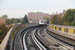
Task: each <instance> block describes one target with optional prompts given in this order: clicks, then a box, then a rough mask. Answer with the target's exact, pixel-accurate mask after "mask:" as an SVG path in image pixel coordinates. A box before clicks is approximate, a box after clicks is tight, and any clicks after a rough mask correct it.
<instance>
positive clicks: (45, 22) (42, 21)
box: [39, 20, 47, 24]
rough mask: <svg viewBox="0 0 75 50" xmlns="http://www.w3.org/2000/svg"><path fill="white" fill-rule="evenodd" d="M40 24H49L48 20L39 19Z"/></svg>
mask: <svg viewBox="0 0 75 50" xmlns="http://www.w3.org/2000/svg"><path fill="white" fill-rule="evenodd" d="M39 24H47V20H39Z"/></svg>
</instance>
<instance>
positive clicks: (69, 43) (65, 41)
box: [45, 29, 75, 50]
mask: <svg viewBox="0 0 75 50" xmlns="http://www.w3.org/2000/svg"><path fill="white" fill-rule="evenodd" d="M45 31H46V33H47V34H48V35H49V37H51V38H53V39H55V41H56V42H57V43H59V44H60V45H63V46H64V47H66V48H69V49H70V50H75V40H72V39H69V38H66V37H64V36H60V35H58V34H56V33H54V32H52V31H50V30H48V29H46V30H45Z"/></svg>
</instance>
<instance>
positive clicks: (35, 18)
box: [28, 12, 51, 21]
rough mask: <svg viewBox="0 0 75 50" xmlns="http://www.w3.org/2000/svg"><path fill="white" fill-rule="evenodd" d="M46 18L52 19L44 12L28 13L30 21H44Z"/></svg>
mask: <svg viewBox="0 0 75 50" xmlns="http://www.w3.org/2000/svg"><path fill="white" fill-rule="evenodd" d="M44 16H46V17H49V18H51V15H49V14H45V13H43V12H30V13H28V20H29V21H38V20H43V18H44Z"/></svg>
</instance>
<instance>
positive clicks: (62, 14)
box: [59, 10, 66, 18]
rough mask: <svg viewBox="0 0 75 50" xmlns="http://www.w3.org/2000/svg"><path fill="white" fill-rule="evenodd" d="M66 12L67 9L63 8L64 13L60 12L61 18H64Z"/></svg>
mask: <svg viewBox="0 0 75 50" xmlns="http://www.w3.org/2000/svg"><path fill="white" fill-rule="evenodd" d="M65 12H66V11H65V10H63V13H60V14H59V15H60V17H61V18H63V17H64V14H65Z"/></svg>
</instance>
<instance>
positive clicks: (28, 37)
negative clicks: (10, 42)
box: [14, 26, 75, 50]
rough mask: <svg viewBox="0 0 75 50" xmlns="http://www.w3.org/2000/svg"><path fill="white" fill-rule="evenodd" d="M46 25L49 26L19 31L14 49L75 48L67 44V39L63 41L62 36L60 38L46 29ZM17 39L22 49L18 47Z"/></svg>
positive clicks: (66, 49) (62, 49) (72, 49)
mask: <svg viewBox="0 0 75 50" xmlns="http://www.w3.org/2000/svg"><path fill="white" fill-rule="evenodd" d="M46 27H47V26H42V27H40V26H35V27H29V28H23V29H20V30H19V31H17V33H18V34H19V38H20V39H19V40H18V39H17V38H18V37H15V38H16V39H15V40H14V50H53V49H54V50H68V49H71V50H74V47H73V46H72V45H69V44H67V43H66V42H65V39H64V41H61V39H62V37H60V38H59V39H58V38H57V37H59V36H58V35H55V34H53V32H49V31H48V30H46ZM16 40H18V41H19V43H20V45H21V46H20V49H19V48H16V47H17V45H16V44H17V42H16V43H15V41H16ZM73 45H75V44H73Z"/></svg>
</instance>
